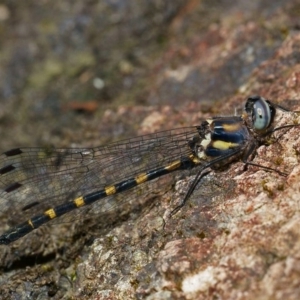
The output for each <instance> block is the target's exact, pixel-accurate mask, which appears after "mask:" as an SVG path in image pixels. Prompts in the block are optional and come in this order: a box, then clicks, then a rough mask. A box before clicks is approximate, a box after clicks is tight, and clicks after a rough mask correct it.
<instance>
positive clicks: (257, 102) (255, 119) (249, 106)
mask: <svg viewBox="0 0 300 300" xmlns="http://www.w3.org/2000/svg"><path fill="white" fill-rule="evenodd" d="M245 110H246V112H247V113H248V115H250V116H251V119H252V126H253V128H254V129H255V130H258V131H263V130H266V129H267V128H268V127H269V126H270V124H271V123H272V121H273V119H274V116H275V108H274V107H273V106H272V105H271V103H270V102H269V101H268V100H265V99H264V98H262V97H260V96H253V97H250V98H248V100H247V102H246V105H245Z"/></svg>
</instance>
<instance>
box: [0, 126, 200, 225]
mask: <svg viewBox="0 0 300 300" xmlns="http://www.w3.org/2000/svg"><path fill="white" fill-rule="evenodd" d="M196 133H197V129H196V127H189V128H181V129H178V130H169V131H163V132H158V133H154V134H149V135H145V136H140V137H136V138H133V139H128V140H124V141H122V142H118V143H112V144H109V145H107V146H103V147H96V148H90V149H88V148H87V149H84V148H80V149H79V148H78V149H54V148H20V149H13V150H10V151H7V152H5V153H3V154H2V155H1V156H0V220H1V222H2V224H1V227H2V225H5V224H8V223H9V224H10V225H16V224H19V223H22V222H24V221H26V220H28V219H29V218H32V217H33V216H35V215H38V214H41V213H43V212H44V211H45V210H47V209H49V208H51V207H55V206H57V205H61V204H63V203H67V202H70V201H72V200H74V199H75V198H76V197H79V196H84V195H86V194H89V193H92V192H95V191H99V190H101V189H103V188H104V187H105V186H108V185H114V184H116V183H118V182H120V181H123V180H126V179H128V178H132V177H135V176H136V175H138V174H140V173H143V172H147V171H149V170H153V169H156V168H159V167H162V166H165V165H168V164H169V163H171V162H172V161H174V160H177V159H180V157H183V156H187V155H188V154H190V153H191V150H190V148H189V147H188V141H190V140H191V139H192V138H193V136H194V135H195V134H196ZM158 182H160V183H162V182H163V180H162V179H158V180H155V181H154V182H150V183H148V182H146V183H144V184H142V185H140V186H138V187H136V188H134V189H133V190H130V191H127V192H125V193H121V194H116V195H115V196H110V197H107V198H105V199H102V200H99V201H98V202H96V203H95V204H93V205H92V206H91V207H83V208H81V209H76V210H74V211H73V212H70V213H68V214H67V215H65V216H62V217H60V218H58V219H56V220H55V222H71V221H73V220H76V219H78V217H79V216H80V218H86V217H89V214H87V213H86V212H87V210H90V211H93V213H98V212H99V213H101V212H102V213H103V212H107V211H110V210H112V209H114V208H116V207H119V206H120V207H121V206H122V205H123V204H124V203H129V202H132V201H136V199H138V198H139V197H140V195H141V193H148V192H149V191H153V190H154V189H156V188H158V187H159V186H160V183H159V184H158ZM3 223H4V224H3Z"/></svg>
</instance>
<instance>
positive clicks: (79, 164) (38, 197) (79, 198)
mask: <svg viewBox="0 0 300 300" xmlns="http://www.w3.org/2000/svg"><path fill="white" fill-rule="evenodd" d="M278 111H282V112H285V113H299V111H290V110H288V109H286V108H284V107H282V106H280V105H278V104H275V103H273V102H271V101H269V100H267V99H265V98H263V97H261V96H251V97H249V98H248V99H247V100H246V103H245V106H244V111H243V113H242V114H241V115H239V116H238V115H234V116H219V117H212V118H209V119H206V120H205V121H203V122H202V123H201V124H200V125H196V126H191V127H184V128H178V129H171V130H167V131H161V132H156V133H152V134H148V135H144V136H139V137H135V138H131V139H126V140H123V141H120V142H114V143H111V144H107V145H103V146H99V147H95V148H63V149H59V148H49V147H46V148H45V147H44V148H43V147H40V148H15V149H11V150H8V151H6V152H4V153H3V154H2V155H1V156H0V220H1V221H0V222H1V223H2V224H1V226H2V227H1V228H6V230H5V231H4V232H3V233H2V234H0V244H3V245H8V244H10V243H12V242H14V241H16V240H18V239H20V238H22V237H24V236H25V235H27V234H29V233H31V232H32V231H34V230H36V229H37V228H39V227H41V226H43V225H45V224H48V223H50V224H51V223H54V224H56V223H55V220H61V222H74V221H75V220H77V219H78V218H89V212H91V211H93V212H94V213H95V212H97V211H99V212H101V213H102V214H101V217H103V218H105V213H106V212H109V211H110V210H111V209H112V207H118V206H121V205H122V204H124V203H125V202H130V201H135V199H137V198H138V197H139V196H140V194H141V193H147V191H148V190H149V186H148V189H147V185H150V183H151V182H154V181H159V180H161V178H163V177H164V176H165V175H167V174H171V173H175V172H182V171H184V170H191V169H195V170H196V171H197V173H196V176H195V179H194V180H193V181H192V183H191V184H190V186H189V187H188V189H187V192H186V194H185V196H184V198H183V199H182V201H181V203H180V204H179V205H178V206H177V207H176V208H175V209H173V211H172V212H171V215H174V214H175V213H177V212H178V211H179V210H180V209H181V208H182V207H183V206H184V205H185V204H186V202H187V201H188V199H189V198H190V197H191V195H192V194H193V192H194V190H195V189H196V187H197V186H198V185H201V179H202V178H203V177H204V176H206V174H207V173H208V172H209V171H210V170H222V169H223V168H224V167H226V166H229V165H230V164H232V163H234V162H236V161H242V162H243V163H244V164H245V166H249V165H253V166H257V167H259V168H262V169H264V170H266V171H272V172H273V171H274V172H277V173H279V174H280V175H282V176H286V175H287V174H286V173H284V172H281V171H279V170H277V169H273V168H270V167H267V166H263V165H259V164H256V163H254V162H253V158H254V157H255V154H256V150H257V149H258V147H260V146H261V145H265V144H268V143H269V141H270V138H271V137H272V135H273V133H274V132H276V131H279V130H283V129H289V128H293V127H297V126H299V124H297V123H292V124H285V125H282V126H278V127H276V122H275V119H276V114H277V112H278ZM200 188H201V186H200ZM122 195H123V196H122ZM57 223H59V221H57Z"/></svg>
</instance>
